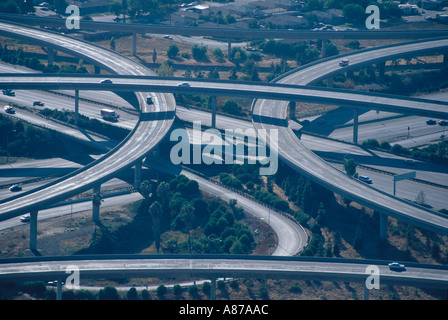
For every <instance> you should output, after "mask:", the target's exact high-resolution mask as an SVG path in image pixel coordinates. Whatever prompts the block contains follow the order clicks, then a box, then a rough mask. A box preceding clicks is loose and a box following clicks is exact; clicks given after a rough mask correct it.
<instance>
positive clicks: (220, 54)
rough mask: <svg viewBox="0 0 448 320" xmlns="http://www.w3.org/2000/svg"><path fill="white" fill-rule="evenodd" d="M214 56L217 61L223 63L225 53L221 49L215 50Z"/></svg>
mask: <svg viewBox="0 0 448 320" xmlns="http://www.w3.org/2000/svg"><path fill="white" fill-rule="evenodd" d="M212 54H213V56H214V57H215V59H216V60H217V61H223V60H224V53H223V52H222V50H221V49H220V48H215V49H213V51H212Z"/></svg>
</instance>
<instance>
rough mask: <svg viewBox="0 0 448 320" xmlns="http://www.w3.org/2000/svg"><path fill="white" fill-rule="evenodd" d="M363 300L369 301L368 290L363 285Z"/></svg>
mask: <svg viewBox="0 0 448 320" xmlns="http://www.w3.org/2000/svg"><path fill="white" fill-rule="evenodd" d="M364 300H369V289H367V287H366V286H365V285H364Z"/></svg>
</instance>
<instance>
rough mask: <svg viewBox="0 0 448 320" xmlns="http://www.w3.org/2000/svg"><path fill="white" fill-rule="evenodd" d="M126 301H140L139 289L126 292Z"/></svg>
mask: <svg viewBox="0 0 448 320" xmlns="http://www.w3.org/2000/svg"><path fill="white" fill-rule="evenodd" d="M126 299H127V300H138V293H137V289H135V288H134V287H132V288H131V289H129V290H128V292H126Z"/></svg>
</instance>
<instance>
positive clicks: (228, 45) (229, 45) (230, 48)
mask: <svg viewBox="0 0 448 320" xmlns="http://www.w3.org/2000/svg"><path fill="white" fill-rule="evenodd" d="M231 53H232V40H231V39H230V38H229V41H228V42H227V56H228V58H230V54H231Z"/></svg>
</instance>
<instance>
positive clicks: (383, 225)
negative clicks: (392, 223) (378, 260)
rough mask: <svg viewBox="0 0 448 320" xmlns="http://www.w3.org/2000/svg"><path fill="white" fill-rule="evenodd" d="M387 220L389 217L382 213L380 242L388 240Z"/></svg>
mask: <svg viewBox="0 0 448 320" xmlns="http://www.w3.org/2000/svg"><path fill="white" fill-rule="evenodd" d="M387 218H388V216H387V215H385V214H384V213H380V240H387Z"/></svg>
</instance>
